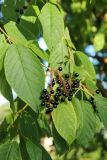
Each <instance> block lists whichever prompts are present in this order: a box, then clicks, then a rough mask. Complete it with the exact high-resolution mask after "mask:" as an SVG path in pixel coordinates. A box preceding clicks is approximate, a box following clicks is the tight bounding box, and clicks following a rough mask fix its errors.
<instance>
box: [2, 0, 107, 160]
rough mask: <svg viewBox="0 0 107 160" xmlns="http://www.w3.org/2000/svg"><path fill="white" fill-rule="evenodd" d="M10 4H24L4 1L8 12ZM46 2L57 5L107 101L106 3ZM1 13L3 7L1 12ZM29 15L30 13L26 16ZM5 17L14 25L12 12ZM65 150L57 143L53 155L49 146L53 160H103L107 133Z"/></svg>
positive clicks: (39, 1)
mask: <svg viewBox="0 0 107 160" xmlns="http://www.w3.org/2000/svg"><path fill="white" fill-rule="evenodd" d="M13 1H16V2H17V3H18V5H16V6H17V7H20V5H23V4H24V3H25V0H21V1H20V0H10V1H9V0H6V3H7V4H8V5H9V6H10V8H9V11H10V9H11V7H12V5H13ZM47 1H49V0H33V1H31V0H29V1H28V4H29V5H30V4H32V3H33V4H35V3H36V4H37V5H38V6H39V8H42V6H43V5H44V3H46V2H47ZM50 1H51V2H52V3H53V2H55V3H56V1H57V2H58V3H59V4H61V6H62V8H63V10H62V12H63V15H64V19H65V25H66V26H67V27H68V28H69V32H70V36H71V39H72V41H73V43H74V45H75V47H76V49H77V50H79V51H84V52H85V53H86V54H87V55H88V56H89V57H90V60H91V61H92V63H93V64H94V66H95V70H96V73H97V83H98V87H99V88H100V89H101V92H102V94H103V96H104V97H107V0H50ZM21 3H22V4H21ZM0 4H1V2H0ZM19 4H20V5H19ZM5 9H6V8H5V6H4V8H2V11H3V10H5ZM16 9H17V8H16ZM59 9H60V7H59ZM11 11H12V10H11ZM7 13H8V12H7ZM27 13H28V14H29V12H26V15H27ZM30 14H31V15H32V14H33V13H31V12H30ZM37 14H39V13H37ZM11 15H12V17H11ZM0 16H1V22H0V24H1V27H2V24H3V23H5V21H4V17H3V15H2V12H1V13H0ZM4 16H5V15H4ZM6 16H7V15H6ZM6 16H5V17H6ZM8 16H10V17H8V19H9V18H10V20H12V19H13V20H15V21H16V19H17V14H16V13H15V11H13V12H11V14H8ZM22 22H23V21H22ZM87 67H88V66H87ZM7 112H8V108H4V106H1V107H0V114H1V119H3V117H2V116H5V114H7ZM1 119H0V121H1ZM1 127H2V126H1ZM98 130H99V129H98ZM57 136H58V135H56V138H57ZM54 138H55V137H54ZM66 149H67V146H66V145H65V142H64V141H62V139H61V140H59V142H58V143H57V146H56V152H55V149H53V146H52V150H51V149H50V151H49V152H50V153H51V155H52V157H53V159H55V160H107V131H106V130H105V129H104V127H103V126H102V129H101V131H100V133H97V134H96V135H95V137H94V139H93V140H92V141H91V142H90V144H88V145H86V146H81V147H80V146H78V145H77V144H76V143H75V142H74V144H73V145H72V146H71V149H70V150H69V151H68V152H66ZM60 153H64V154H63V156H61V157H60V156H59V155H60Z"/></svg>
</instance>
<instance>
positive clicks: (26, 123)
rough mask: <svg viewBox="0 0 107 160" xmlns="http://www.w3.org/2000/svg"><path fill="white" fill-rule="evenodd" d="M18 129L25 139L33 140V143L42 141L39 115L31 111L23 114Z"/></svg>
mask: <svg viewBox="0 0 107 160" xmlns="http://www.w3.org/2000/svg"><path fill="white" fill-rule="evenodd" d="M18 128H19V130H20V132H21V134H22V135H23V136H24V137H27V138H29V139H32V140H33V141H39V139H40V136H41V135H40V128H39V126H38V122H37V115H35V114H34V113H33V112H31V111H29V110H28V111H26V112H24V113H22V115H21V117H20V119H19V122H18Z"/></svg>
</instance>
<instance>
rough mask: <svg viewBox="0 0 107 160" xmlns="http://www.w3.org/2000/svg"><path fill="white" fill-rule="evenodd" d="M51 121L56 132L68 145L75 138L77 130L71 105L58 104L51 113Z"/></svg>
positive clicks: (68, 103)
mask: <svg viewBox="0 0 107 160" xmlns="http://www.w3.org/2000/svg"><path fill="white" fill-rule="evenodd" d="M52 119H53V122H54V125H55V128H56V130H57V132H58V133H59V134H60V135H61V136H62V137H63V138H64V139H65V140H66V142H67V143H68V144H69V145H70V144H71V143H72V142H73V141H74V139H75V138H76V129H77V117H76V113H75V111H74V107H73V105H72V103H71V102H68V101H66V102H65V103H60V104H59V105H58V108H57V109H55V110H54V111H53V112H52Z"/></svg>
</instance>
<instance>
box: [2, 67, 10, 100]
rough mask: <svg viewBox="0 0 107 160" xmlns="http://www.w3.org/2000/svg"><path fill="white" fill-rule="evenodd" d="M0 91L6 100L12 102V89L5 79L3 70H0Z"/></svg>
mask: <svg viewBox="0 0 107 160" xmlns="http://www.w3.org/2000/svg"><path fill="white" fill-rule="evenodd" d="M0 92H1V93H2V95H3V96H4V97H5V98H6V99H7V100H9V101H10V102H12V100H13V95H12V90H11V88H10V86H9V84H8V82H7V80H6V77H5V74H4V70H2V71H1V72H0Z"/></svg>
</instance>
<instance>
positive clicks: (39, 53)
mask: <svg viewBox="0 0 107 160" xmlns="http://www.w3.org/2000/svg"><path fill="white" fill-rule="evenodd" d="M28 47H29V48H30V49H31V50H32V51H33V52H34V53H35V54H36V55H37V56H38V57H39V58H41V59H43V60H46V61H47V62H48V54H47V53H46V52H44V51H42V50H41V49H40V48H39V47H38V46H37V45H36V44H34V43H32V44H28Z"/></svg>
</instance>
